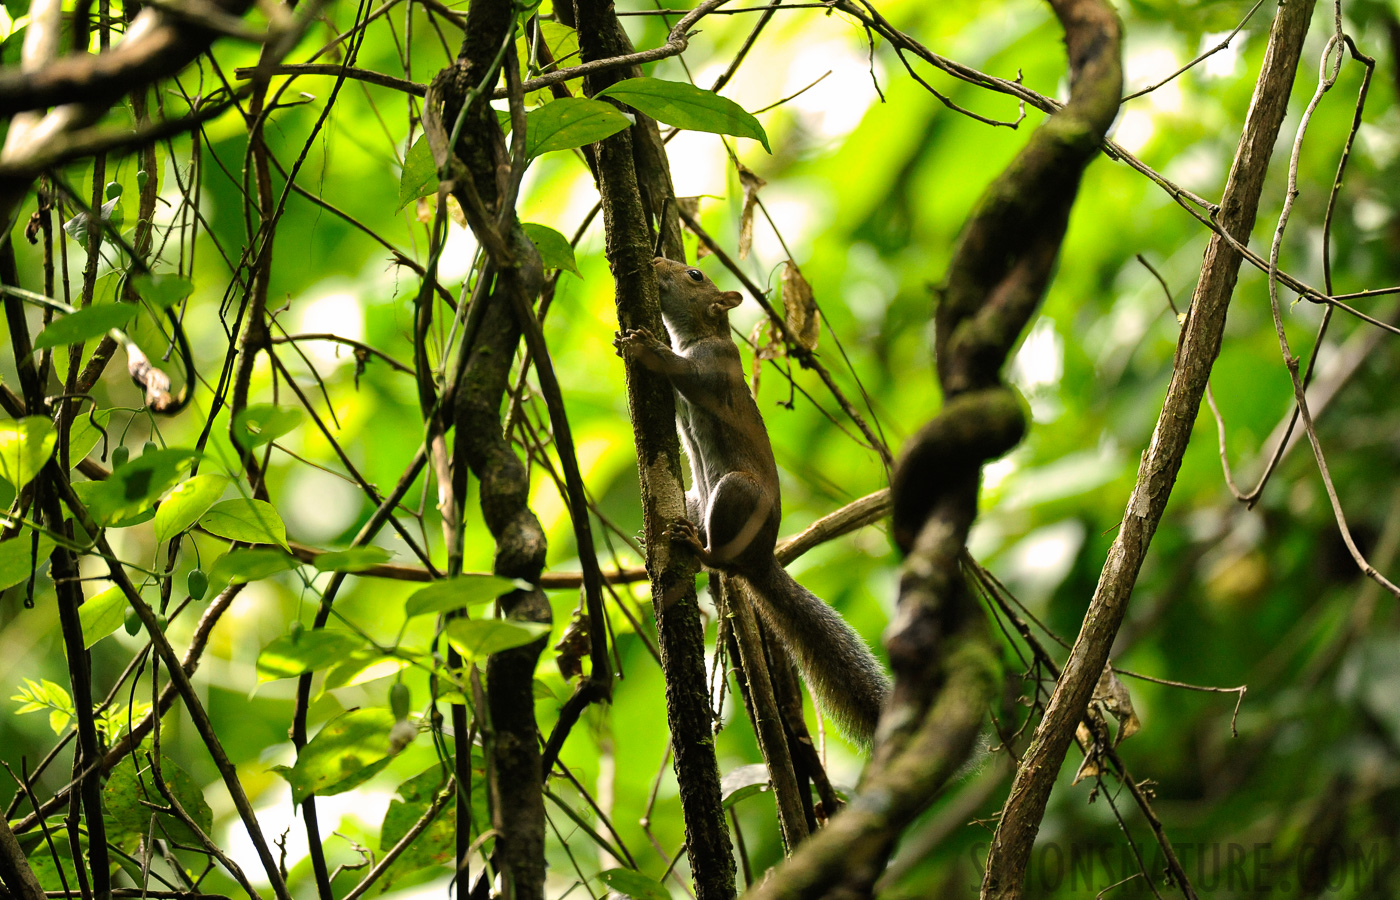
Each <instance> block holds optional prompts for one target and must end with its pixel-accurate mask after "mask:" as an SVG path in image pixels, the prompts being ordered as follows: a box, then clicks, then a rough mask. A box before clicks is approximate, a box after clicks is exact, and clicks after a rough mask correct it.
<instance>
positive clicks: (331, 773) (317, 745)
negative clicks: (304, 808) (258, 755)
mask: <svg viewBox="0 0 1400 900" xmlns="http://www.w3.org/2000/svg"><path fill="white" fill-rule="evenodd" d="M393 727H394V714H393V713H391V712H389V711H388V710H387V709H384V708H382V707H373V708H371V709H356V710H351V711H350V712H347V713H342V714H341V715H339V716H336V717H335V718H334V719H332V720H331V721H329V722H327V723H326V725H325V727H324V728H322V729H321V730H320V731H319V732H317V734H316V736H315V737H314V738H312V739H311V741H310V743H308V744H307V745H306V746H305V747H303V748H301V752H300V753H298V754H297V761H296V765H294V766H292V767H291V768H287V767H285V766H281V767H279V768H278V770H277V771H278V773H279V774H280V775H281V776H282V777H283V778H285V779H287V782H288V783H289V784H290V785H291V786H292V802H293V803H301V802H302V801H303V800H305V799H306V798H307V797H310V796H311V795H312V794H316V795H319V796H323V797H324V796H328V795H330V794H339V793H343V792H344V791H348V790H350V789H351V788H353V787H356V786H357V785H359V784H362V783H364V782H365V781H367V780H369V779H370V778H372V777H374V775H375V774H376V773H377V772H379V771H380V770H381V769H383V768H384V766H385V765H387V764H388V763H389V730H390V729H392V728H393Z"/></svg>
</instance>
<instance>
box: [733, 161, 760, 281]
mask: <svg viewBox="0 0 1400 900" xmlns="http://www.w3.org/2000/svg"><path fill="white" fill-rule="evenodd" d="M736 165H738V167H739V184H740V185H742V186H743V188H744V209H743V211H742V212H741V213H739V258H740V259H748V258H749V250H750V249H752V247H753V210H754V207H755V206H757V205H758V192H759V190H760V189H761V188H762V187H763V186H764V185H765V184H767V183H768V182H766V181H764V180H763V179H762V178H759V177H758V176H757V175H755V174H754V173H753V172H750V171H749V170H748V169H747V168H745V167H744V165H743V163H737V164H736Z"/></svg>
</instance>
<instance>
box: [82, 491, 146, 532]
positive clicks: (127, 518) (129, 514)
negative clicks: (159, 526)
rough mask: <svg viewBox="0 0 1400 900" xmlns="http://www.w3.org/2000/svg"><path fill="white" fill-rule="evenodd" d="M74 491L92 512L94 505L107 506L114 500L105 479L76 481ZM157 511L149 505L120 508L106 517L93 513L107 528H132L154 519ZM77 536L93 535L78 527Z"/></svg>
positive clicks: (98, 522) (98, 521) (100, 523)
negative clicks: (127, 508) (126, 508)
mask: <svg viewBox="0 0 1400 900" xmlns="http://www.w3.org/2000/svg"><path fill="white" fill-rule="evenodd" d="M73 493H74V494H77V496H78V500H79V501H81V502H82V504H83V506H85V507H87V509H88V511H89V512H92V510H93V507H94V506H96V507H99V508H103V509H105V508H107V507H108V506H110V505H111V504H112V503H113V502H114V501H112V500H111V496H110V491H109V490H108V488H107V482H105V481H75V482H73ZM155 515H156V511H155V510H154V509H151V508H150V507H149V506H147V507H144V508H134V509H130V510H118V511H117V512H115V513H112V514H111V515H110V516H107V517H106V518H104V517H102V516H98V515H97V514H96V513H93V517H94V518H95V519H97V524H99V525H101V526H103V527H105V528H130V527H131V526H132V525H140V524H141V523H143V522H149V521H151V519H154V518H155ZM77 532H78V533H77V534H76V537H77V538H78V539H79V540H90V539H91V538H92V535H90V534H87V533H86V532H84V531H83V530H82V528H78V529H77Z"/></svg>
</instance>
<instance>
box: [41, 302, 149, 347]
mask: <svg viewBox="0 0 1400 900" xmlns="http://www.w3.org/2000/svg"><path fill="white" fill-rule="evenodd" d="M138 312H140V307H138V306H136V305H135V304H133V303H99V304H96V305H94V306H89V307H87V308H86V309H80V310H78V311H76V312H71V313H65V314H64V315H61V316H59V317H58V318H56V319H54V320H53V321H52V322H50V323H49V325H48V327H47V328H45V329H44V330H43V331H41V332H39V336H38V337H36V338H35V339H34V349H35V350H44V349H47V348H49V347H62V346H65V345H67V344H76V343H79V342H81V341H90V340H92V339H93V338H99V337H101V336H102V335H104V334H106V333H107V332H108V331H110V330H112V329H113V328H122V327H124V326H125V325H126V323H127V322H130V321H131V318H132V317H133V316H135V315H136V313H138Z"/></svg>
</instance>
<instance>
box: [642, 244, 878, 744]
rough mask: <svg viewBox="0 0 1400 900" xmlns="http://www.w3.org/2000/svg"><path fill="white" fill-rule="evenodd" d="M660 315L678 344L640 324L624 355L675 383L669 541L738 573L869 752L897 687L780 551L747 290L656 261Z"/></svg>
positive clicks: (840, 720)
mask: <svg viewBox="0 0 1400 900" xmlns="http://www.w3.org/2000/svg"><path fill="white" fill-rule="evenodd" d="M652 266H653V267H654V268H655V269H656V278H657V283H658V286H659V288H660V294H661V316H662V319H663V321H664V322H665V324H666V330H667V331H668V332H670V336H671V339H672V341H674V344H675V346H674V349H673V348H672V347H670V346H668V345H667V344H666V343H665V342H663V341H661V340H660V339H658V338H657V337H656V336H655V335H653V334H652V333H651V332H649V331H647V330H646V329H644V328H635V329H628V330H626V331H623V332H620V333H619V334H618V335H617V338H616V340H615V341H614V344H615V346H616V347H617V350H618V352H619V353H620V354H621V355H623V356H624V357H626V358H627V359H630V360H634V361H636V362H637V363H639V364H641V365H642V366H644V367H645V368H647V369H649V370H651V371H653V372H657V373H660V374H662V375H664V376H666V378H667V379H668V380H669V381H670V382H671V386H672V388H674V390H675V394H676V417H677V419H678V420H679V425H680V432H681V439H682V441H683V442H684V444H685V449H686V455H687V456H688V457H689V458H690V472H691V490H690V491H689V492H688V493H687V494H686V515H687V518H686V519H681V520H678V521H677V522H675V523H674V524H672V525H671V526H670V527H669V528H668V529H667V536H668V537H670V538H671V539H672V540H676V541H680V542H683V543H686V544H689V545H691V546H692V547H694V548H695V551H696V553H697V554H698V555H699V557H700V560H701V562H703V563H704V564H705V565H706V566H707V567H709V568H710V569H712V570H718V571H720V572H723V573H726V574H729V575H737V576H739V578H738V580H739V581H740V582H741V583H742V585H743V586H744V588H745V589H746V590H745V591H744V593H745V594H746V595H747V596H749V597H752V598H753V599H754V601H755V606H756V607H757V609H758V612H759V615H760V616H762V618H763V620H764V622H765V623H767V625H768V626H769V627H770V628H771V629H772V630H773V631H774V632H775V633H776V634H777V635H778V637H779V638H780V639H781V640H782V642H783V644H784V645H786V647H787V648H788V650H789V651H791V652H792V654H793V656H794V657H795V658H796V659H797V664H798V667H799V668H800V669H801V670H802V675H803V677H804V678H805V679H806V681H807V684H808V685H809V686H810V687H811V688H812V691H813V694H814V695H815V696H816V698H817V700H818V701H819V703H820V704H821V706H822V708H823V709H824V710H825V711H826V713H827V714H828V715H830V716H831V717H832V718H833V719H834V720H835V721H836V723H837V725H838V726H839V727H840V728H841V730H842V731H844V732H845V733H846V734H847V735H848V736H849V737H851V738H853V739H855V740H856V741H858V742H859V743H860V744H862V745H864V746H866V747H869V746H870V744H871V743H872V742H873V738H874V734H875V726H876V724H877V723H878V722H879V718H880V710H881V708H882V707H883V706H884V703H885V698H886V697H887V696H888V694H889V690H890V683H889V679H888V677H887V676H886V675H885V673H884V670H883V669H882V668H881V667H880V664H879V662H877V661H876V659H875V656H874V654H872V653H871V652H870V648H869V647H868V646H866V644H865V642H864V641H863V640H862V639H861V638H860V636H859V635H857V634H856V633H855V631H854V630H852V629H851V626H849V625H847V624H846V622H845V620H844V619H842V618H841V616H840V614H839V613H837V612H836V611H835V610H833V609H832V608H831V607H830V606H828V605H827V604H826V603H825V602H823V601H822V600H821V599H820V598H818V597H817V596H816V595H815V594H813V593H812V592H811V591H808V590H807V589H806V588H804V587H802V585H800V584H798V583H797V582H796V581H794V580H793V578H792V576H791V575H789V574H788V573H787V571H786V570H785V569H784V568H783V567H782V564H781V563H779V562H778V560H777V559H776V558H775V557H774V555H773V550H774V547H775V546H776V544H777V540H778V525H779V521H780V519H781V518H782V506H781V498H780V495H779V488H778V468H777V465H776V463H775V462H774V461H773V447H772V445H771V444H770V443H769V440H768V431H767V429H765V428H764V425H763V417H762V416H761V415H760V414H759V411H758V404H757V403H755V402H754V398H753V395H751V394H750V393H749V389H748V384H747V383H746V382H745V380H744V369H743V364H742V362H741V360H740V358H739V348H738V347H737V346H736V345H735V343H734V339H733V338H732V337H730V334H729V310H731V309H733V308H734V307H736V306H738V305H739V303H740V302H741V301H742V300H743V296H742V295H741V294H739V292H738V291H721V290H720V289H719V288H718V287H717V286H716V285H715V283H714V282H712V281H711V280H710V279H709V278H708V277H706V276H705V274H704V273H703V272H701V271H700V270H699V269H696V268H693V267H691V266H687V265H685V264H684V263H679V262H676V261H674V260H670V259H665V258H664V257H659V256H658V257H657V258H656V259H654V260H652Z"/></svg>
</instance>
